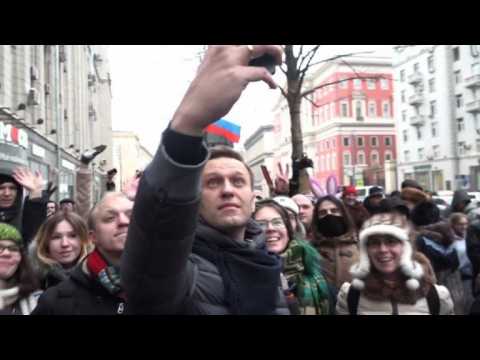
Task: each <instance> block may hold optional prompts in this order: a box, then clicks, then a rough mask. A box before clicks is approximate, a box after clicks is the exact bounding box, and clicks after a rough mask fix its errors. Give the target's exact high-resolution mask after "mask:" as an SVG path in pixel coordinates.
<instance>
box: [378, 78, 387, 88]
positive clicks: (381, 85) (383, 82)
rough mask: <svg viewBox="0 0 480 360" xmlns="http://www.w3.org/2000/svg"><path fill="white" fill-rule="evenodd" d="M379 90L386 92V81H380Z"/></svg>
mask: <svg viewBox="0 0 480 360" xmlns="http://www.w3.org/2000/svg"><path fill="white" fill-rule="evenodd" d="M380 88H381V89H382V90H388V79H380Z"/></svg>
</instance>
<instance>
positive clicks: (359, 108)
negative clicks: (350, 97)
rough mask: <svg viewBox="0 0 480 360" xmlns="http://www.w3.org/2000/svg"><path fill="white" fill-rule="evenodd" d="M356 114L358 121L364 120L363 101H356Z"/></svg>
mask: <svg viewBox="0 0 480 360" xmlns="http://www.w3.org/2000/svg"><path fill="white" fill-rule="evenodd" d="M355 116H356V118H357V120H358V121H361V120H363V116H362V102H361V101H356V102H355Z"/></svg>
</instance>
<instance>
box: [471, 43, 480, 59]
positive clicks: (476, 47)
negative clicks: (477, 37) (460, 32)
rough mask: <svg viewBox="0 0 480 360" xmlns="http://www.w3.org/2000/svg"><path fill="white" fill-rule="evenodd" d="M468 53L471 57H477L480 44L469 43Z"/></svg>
mask: <svg viewBox="0 0 480 360" xmlns="http://www.w3.org/2000/svg"><path fill="white" fill-rule="evenodd" d="M470 54H472V56H473V57H478V55H480V45H470Z"/></svg>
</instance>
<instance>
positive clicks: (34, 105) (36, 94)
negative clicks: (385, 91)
mask: <svg viewBox="0 0 480 360" xmlns="http://www.w3.org/2000/svg"><path fill="white" fill-rule="evenodd" d="M107 52H108V47H107V46H104V45H0V121H2V122H3V123H4V124H9V125H11V126H14V127H16V128H19V129H24V130H25V131H26V133H27V135H28V140H29V142H28V149H26V150H27V152H28V162H29V166H30V168H32V169H34V170H39V171H41V172H42V174H43V176H44V177H45V178H46V179H48V180H57V179H56V178H55V179H53V178H52V176H53V174H55V173H56V172H58V174H59V179H58V185H59V186H58V188H59V192H58V197H59V198H64V197H72V196H74V185H75V184H74V182H75V167H76V166H77V165H78V164H79V157H80V154H81V153H82V152H83V151H84V150H86V149H89V148H92V147H94V146H97V145H100V144H104V145H107V146H108V148H107V150H106V151H105V152H104V153H102V154H101V155H100V156H99V157H98V158H97V159H96V164H95V165H94V168H95V174H96V181H95V184H96V185H98V186H99V187H101V186H102V180H101V177H102V174H103V170H105V169H107V168H109V167H111V165H112V140H111V138H112V119H111V88H110V85H111V79H110V73H109V71H110V70H109V65H108V54H107ZM57 144H58V146H57ZM101 192H102V189H100V188H99V189H94V194H95V198H97V197H98V196H99V195H100V194H101Z"/></svg>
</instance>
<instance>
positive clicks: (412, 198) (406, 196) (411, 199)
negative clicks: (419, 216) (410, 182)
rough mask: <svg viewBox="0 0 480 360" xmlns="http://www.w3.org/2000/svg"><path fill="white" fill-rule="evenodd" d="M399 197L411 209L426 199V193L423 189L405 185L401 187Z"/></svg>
mask: <svg viewBox="0 0 480 360" xmlns="http://www.w3.org/2000/svg"><path fill="white" fill-rule="evenodd" d="M401 199H402V200H403V201H404V203H405V204H406V205H407V207H408V209H409V210H410V211H411V210H412V209H413V208H414V207H415V206H416V205H417V204H420V203H421V202H424V201H427V199H428V197H427V194H425V193H424V192H423V190H419V189H418V188H415V187H413V186H412V187H410V186H406V187H404V188H403V189H402V192H401Z"/></svg>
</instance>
